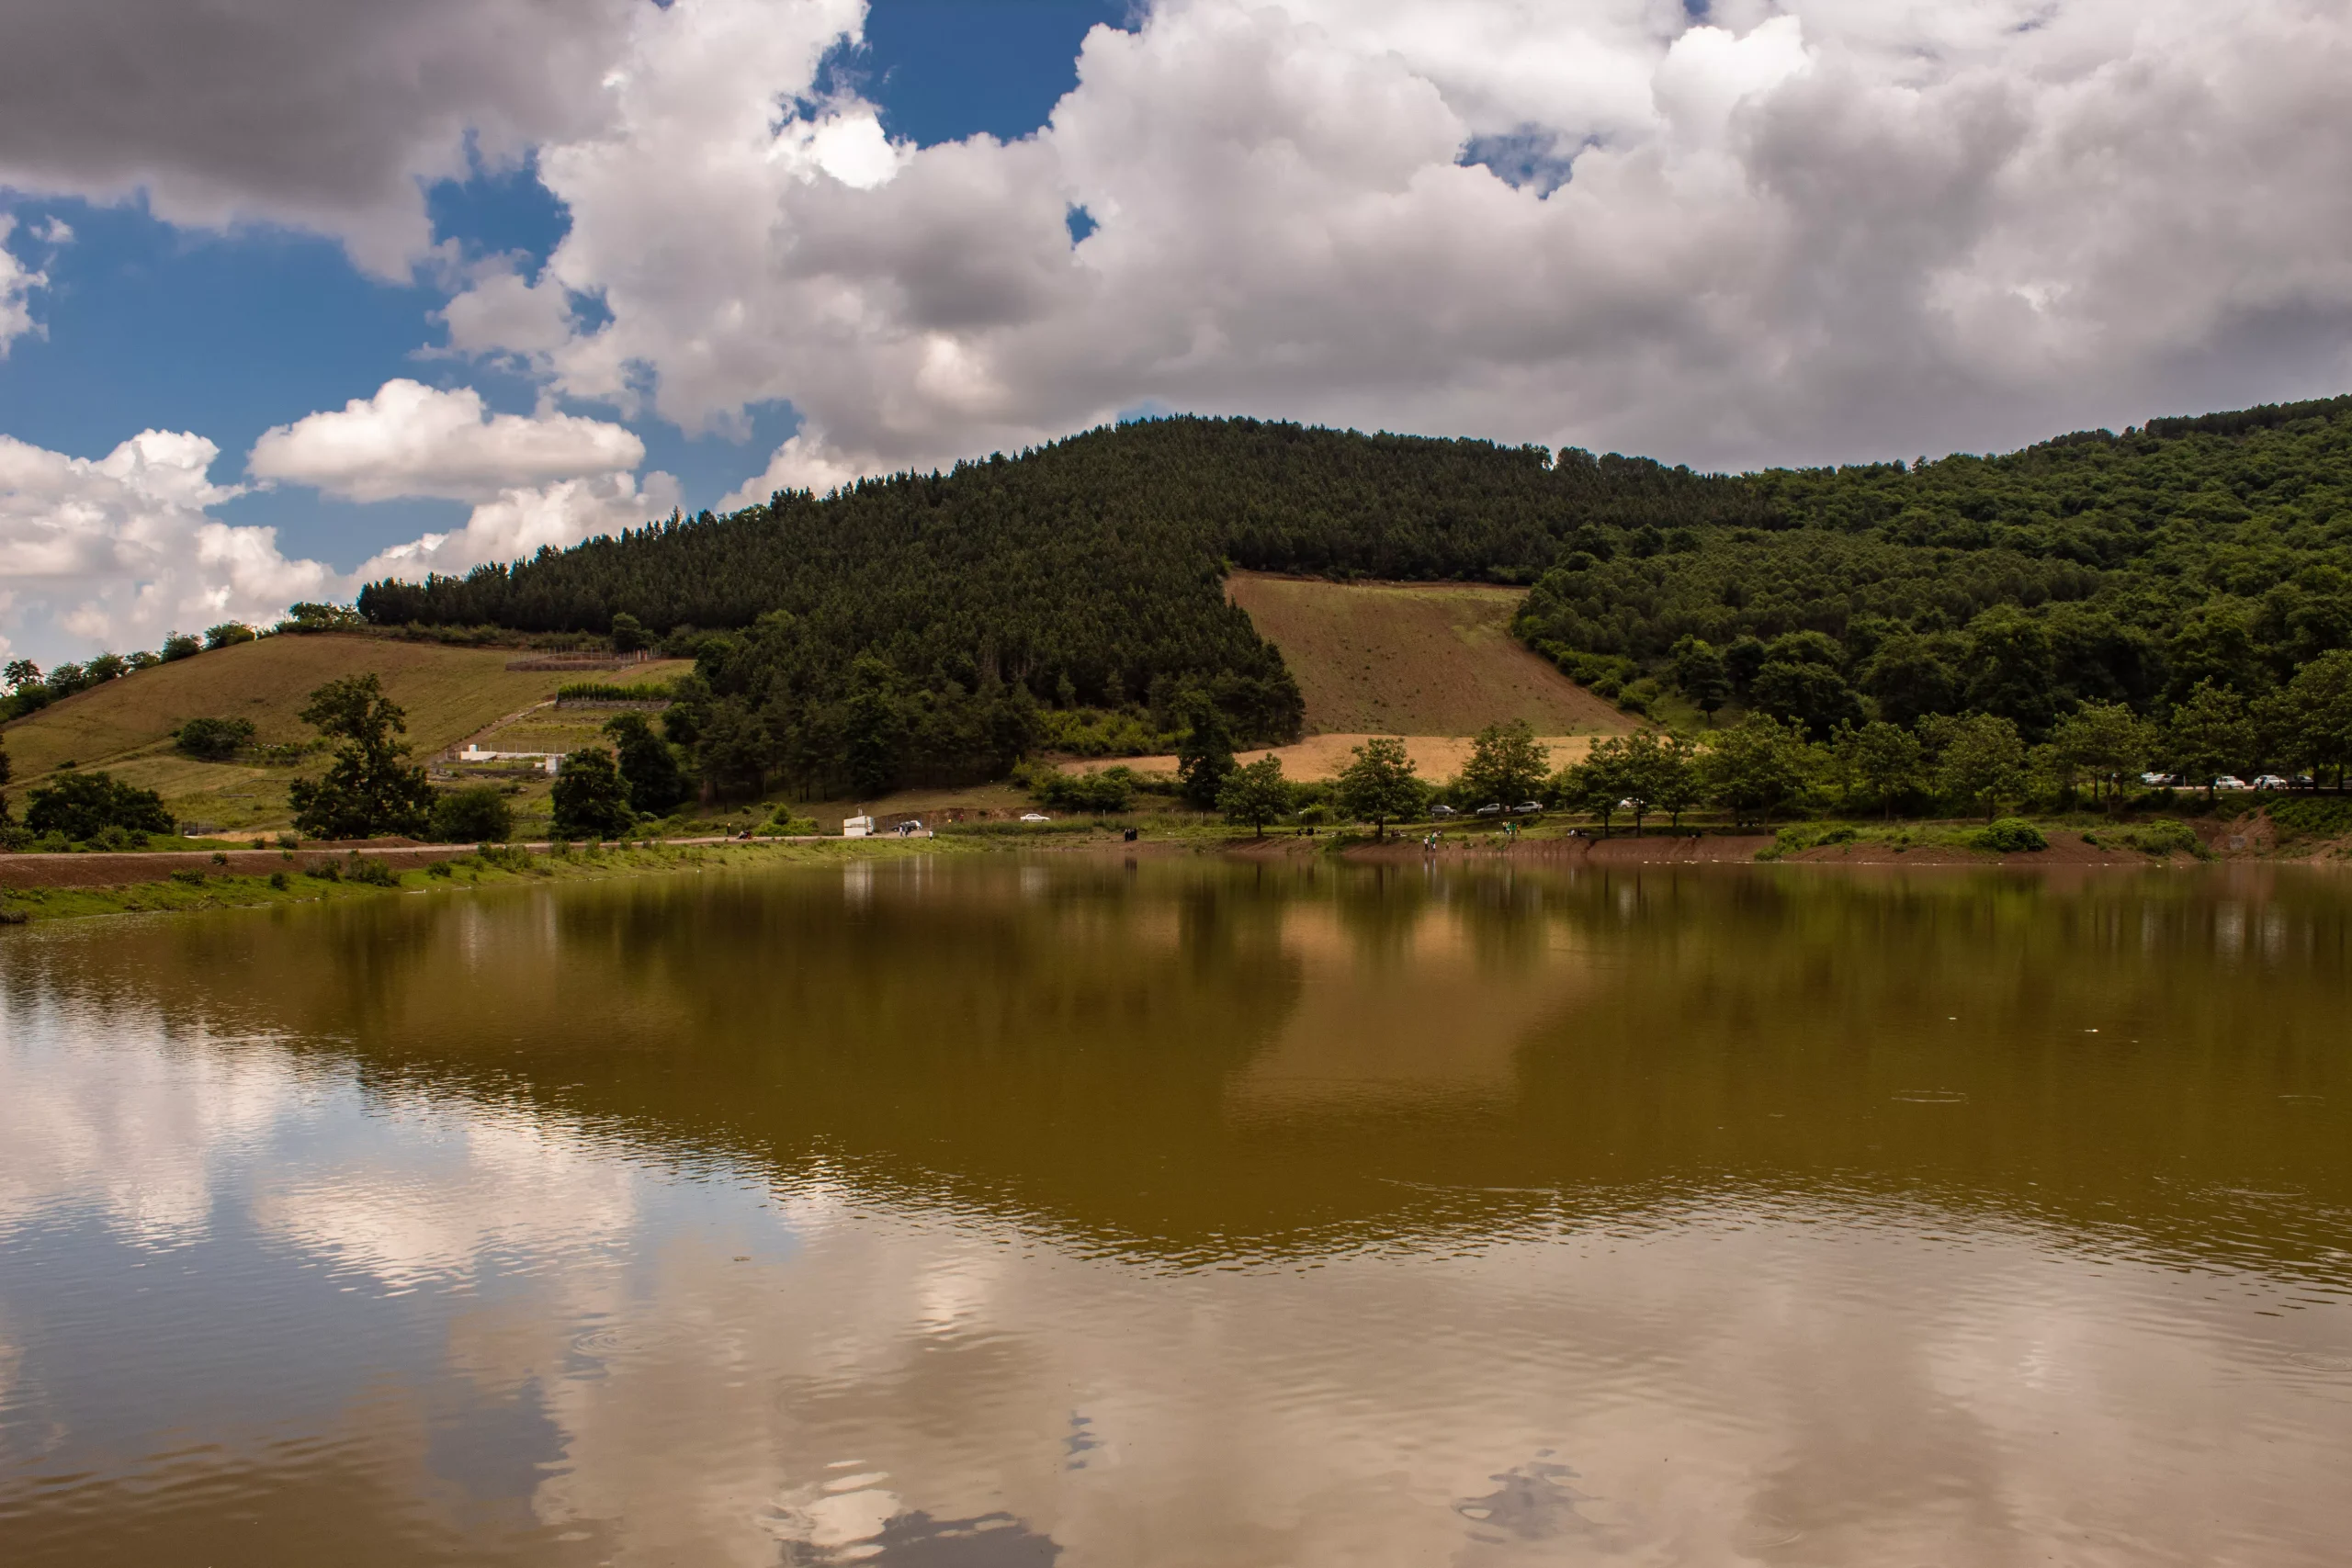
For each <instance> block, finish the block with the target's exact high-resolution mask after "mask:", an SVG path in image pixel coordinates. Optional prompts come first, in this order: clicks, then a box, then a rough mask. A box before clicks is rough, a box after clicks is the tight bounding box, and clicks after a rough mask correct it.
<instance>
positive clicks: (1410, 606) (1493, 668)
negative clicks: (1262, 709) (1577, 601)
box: [1226, 571, 1634, 736]
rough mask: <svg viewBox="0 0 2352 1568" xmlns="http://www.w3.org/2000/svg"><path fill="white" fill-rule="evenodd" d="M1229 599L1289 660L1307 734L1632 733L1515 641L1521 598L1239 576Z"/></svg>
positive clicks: (1455, 589) (1424, 586) (1425, 586)
mask: <svg viewBox="0 0 2352 1568" xmlns="http://www.w3.org/2000/svg"><path fill="white" fill-rule="evenodd" d="M1226 591H1227V593H1228V594H1230V595H1231V597H1232V599H1233V602H1234V603H1235V604H1238V605H1240V606H1241V607H1242V608H1243V609H1244V610H1247V611H1248V612H1250V619H1251V620H1252V621H1254V622H1256V623H1257V626H1258V630H1259V631H1260V632H1261V633H1262V634H1263V635H1264V636H1265V637H1269V638H1270V639H1272V642H1273V643H1274V645H1275V646H1276V647H1278V648H1280V649H1282V650H1283V659H1284V660H1287V661H1288V662H1289V664H1290V668H1291V672H1292V673H1293V674H1295V676H1297V678H1298V686H1299V691H1300V693H1301V694H1303V695H1304V696H1305V697H1306V729H1307V732H1308V733H1309V734H1310V735H1314V734H1349V735H1357V736H1361V735H1364V734H1378V735H1415V736H1422V735H1426V736H1446V735H1456V736H1458V735H1474V734H1476V732H1477V731H1478V730H1480V729H1482V728H1485V727H1486V726H1487V725H1489V724H1496V723H1502V722H1508V721H1509V720H1511V719H1515V718H1523V719H1525V720H1527V722H1528V723H1529V724H1531V725H1532V726H1533V727H1534V728H1535V731H1536V733H1537V734H1539V735H1557V736H1566V735H1592V734H1604V735H1616V734H1623V732H1625V731H1627V730H1629V729H1631V728H1634V724H1633V721H1632V720H1631V719H1630V718H1628V717H1627V716H1625V715H1624V714H1623V713H1620V712H1619V711H1618V710H1617V709H1616V708H1614V707H1612V706H1611V705H1609V704H1608V703H1606V702H1603V701H1602V700H1601V699H1600V698H1599V697H1596V696H1594V695H1593V694H1591V693H1589V692H1588V691H1586V690H1585V689H1584V688H1583V687H1581V686H1579V685H1577V683H1576V682H1573V681H1571V680H1569V679H1568V678H1567V677H1566V676H1565V675H1563V674H1561V673H1560V672H1559V671H1557V670H1555V669H1554V668H1553V667H1552V666H1551V665H1550V664H1549V663H1547V662H1546V661H1545V660H1542V659H1540V658H1538V657H1537V656H1536V655H1534V654H1532V653H1530V652H1529V651H1528V650H1527V649H1525V648H1523V647H1521V645H1520V644H1519V642H1518V641H1517V639H1515V638H1514V637H1512V636H1511V635H1510V619H1511V615H1513V613H1514V612H1516V611H1517V610H1518V608H1519V602H1520V600H1521V598H1522V597H1524V596H1525V593H1526V591H1525V590H1524V589H1519V588H1487V587H1483V586H1479V585H1477V584H1473V583H1458V582H1405V583H1394V582H1378V583H1353V582H1326V581H1321V580H1319V579H1309V578H1293V577H1271V576H1266V575H1263V574H1261V573H1257V572H1244V571H1237V572H1235V573H1233V574H1232V576H1231V577H1229V578H1228V579H1227V582H1226Z"/></svg>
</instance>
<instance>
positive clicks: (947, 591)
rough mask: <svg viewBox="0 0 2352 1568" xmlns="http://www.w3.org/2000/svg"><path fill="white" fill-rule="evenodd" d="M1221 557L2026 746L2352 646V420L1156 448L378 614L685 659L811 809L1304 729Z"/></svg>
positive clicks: (577, 551)
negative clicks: (2116, 429) (1450, 588)
mask: <svg viewBox="0 0 2352 1568" xmlns="http://www.w3.org/2000/svg"><path fill="white" fill-rule="evenodd" d="M1228 563H1229V564H1233V565H1239V566H1245V567H1250V568H1256V569H1260V570H1272V571H1288V572H1300V573H1309V574H1319V575H1324V576H1329V577H1339V578H1346V577H1353V576H1366V577H1380V578H1391V579H1415V578H1422V579H1427V578H1466V579H1483V580H1488V581H1521V582H1524V581H1535V582H1536V586H1535V588H1534V590H1533V592H1532V593H1531V594H1530V596H1529V599H1528V603H1527V604H1526V606H1525V608H1524V610H1523V611H1522V614H1521V618H1520V622H1519V626H1518V629H1519V630H1520V632H1521V635H1522V636H1523V637H1525V638H1526V639H1527V640H1528V641H1529V642H1530V643H1531V644H1532V645H1533V646H1535V647H1537V648H1539V649H1543V650H1544V651H1545V652H1547V653H1549V654H1550V655H1552V656H1553V657H1554V658H1555V659H1556V660H1559V661H1560V663H1561V664H1562V666H1563V667H1564V668H1566V669H1568V670H1569V671H1570V672H1571V673H1573V674H1576V675H1577V676H1578V677H1579V678H1580V679H1585V680H1588V681H1592V682H1597V683H1598V684H1599V685H1600V689H1601V690H1602V691H1603V693H1604V694H1610V695H1619V694H1623V700H1625V701H1626V702H1627V704H1628V705H1634V706H1642V705H1646V703H1649V702H1654V701H1656V700H1657V699H1659V698H1663V697H1666V696H1668V695H1669V694H1672V693H1674V692H1675V690H1676V689H1677V688H1678V687H1679V688H1681V689H1682V691H1681V694H1682V695H1684V696H1688V697H1690V698H1691V700H1692V701H1693V702H1694V703H1700V704H1702V705H1703V704H1704V703H1706V702H1708V701H1716V702H1720V701H1721V700H1722V699H1723V697H1724V696H1726V695H1727V696H1728V697H1729V698H1730V699H1731V700H1732V701H1733V702H1734V703H1736V704H1738V705H1746V706H1749V707H1753V708H1758V709H1761V710H1763V711H1765V712H1769V713H1772V714H1775V715H1777V716H1783V717H1788V718H1792V719H1795V720H1797V721H1799V722H1801V723H1803V724H1804V725H1805V726H1806V727H1807V728H1810V729H1812V730H1814V731H1815V733H1816V734H1826V732H1827V731H1828V730H1829V729H1830V728H1834V726H1835V725H1836V724H1837V723H1838V722H1839V721H1841V720H1854V721H1860V719H1863V718H1866V717H1869V716H1873V715H1875V716H1883V717H1886V718H1890V719H1893V720H1894V721H1895V722H1897V723H1905V724H1907V723H1910V722H1913V721H1916V720H1917V718H1919V717H1921V716H1926V715H1930V714H1938V713H1951V712H1963V711H1970V710H1977V711H1984V712H1988V713H1994V714H1997V715H2001V716H2006V717H2008V718H2010V719H2013V720H2014V721H2015V722H2016V723H2017V724H2018V727H2019V728H2021V729H2023V730H2024V731H2025V732H2026V733H2027V735H2028V737H2029V739H2032V738H2038V737H2039V735H2040V734H2041V733H2042V732H2044V731H2045V730H2046V729H2047V728H2048V727H2049V726H2050V725H2051V724H2052V722H2053V721H2054V720H2055V718H2056V717H2057V716H2060V715H2063V714H2064V713H2066V712H2068V711H2070V710H2071V709H2073V708H2074V707H2075V706H2077V705H2080V704H2082V703H2085V702H2092V701H2099V700H2106V701H2111V702H2117V703H2121V704H2125V705H2129V706H2130V707H2131V708H2132V709H2134V710H2135V711H2137V712H2139V713H2141V714H2143V715H2147V716H2162V715H2163V714H2164V713H2165V711H2167V710H2168V709H2169V707H2170V706H2171V705H2175V704H2177V703H2179V702H2181V701H2183V700H2185V699H2186V698H2187V697H2188V694H2190V693H2192V692H2193V691H2195V690H2196V689H2197V688H2198V687H2199V685H2200V683H2201V684H2206V685H2210V686H2211V687H2213V688H2214V689H2216V690H2217V691H2221V692H2224V693H2232V694H2237V695H2238V696H2240V697H2243V698H2245V699H2248V700H2251V699H2254V698H2256V697H2259V696H2260V695H2261V694H2263V693H2265V692H2267V691H2268V690H2270V689H2272V688H2274V687H2277V686H2279V685H2281V684H2282V683H2283V682H2287V681H2288V680H2289V679H2290V677H2291V676H2292V674H2293V673H2294V671H2296V670H2297V669H2298V668H2300V667H2301V666H2302V665H2303V664H2305V663H2307V662H2308V661H2310V660H2312V658H2314V657H2315V656H2316V655H2318V654H2319V653H2322V652H2324V651H2327V650H2331V649H2343V648H2346V647H2352V398H2342V399H2335V400H2328V401H2324V402H2311V403H2298V404H2288V405H2281V406H2270V407H2265V408H2260V409H2253V410H2246V411H2243V412H2235V413H2222V414H2211V415H2205V416H2201V417H2198V418H2184V419H2165V420H2154V421H2151V422H2150V423H2148V424H2147V425H2146V426H2144V427H2141V428H2136V429H2131V430H2127V431H2125V432H2124V433H2123V434H2120V435H2117V434H2111V433H2109V432H2106V431H2093V432H2087V433H2082V434H2074V435H2067V436H2062V437H2060V438H2058V439H2056V440H2052V441H2048V442H2044V443H2042V444H2041V445H2039V446H2030V447H2028V448H2026V449H2024V450H2022V451H2018V452H2014V453H2010V454H2007V455H2006V456H1997V457H1967V456H1963V457H1948V458H1945V459H1943V460H1941V461H1939V462H1933V463H1927V462H1922V463H1920V464H1917V465H1916V466H1913V465H1905V464H1903V463H1889V464H1884V465H1876V466H1862V467H1851V468H1822V469H1802V470H1791V469H1775V470H1768V471H1765V472H1762V473H1757V474H1748V475H1740V476H1717V475H1701V474H1693V473H1691V472H1690V471H1689V470H1687V469H1681V468H1665V467H1662V466H1660V465H1658V464H1656V463H1653V462H1649V461H1647V460H1645V459H1640V458H1627V457H1613V456H1612V457H1599V458H1596V457H1592V456H1590V455H1589V454H1587V453H1584V452H1580V451H1573V450H1572V451H1567V452H1563V453H1561V454H1560V455H1559V456H1558V457H1557V458H1556V459H1555V458H1553V457H1551V455H1549V454H1547V453H1546V452H1544V450H1543V449H1542V448H1540V447H1507V446H1496V445H1494V444H1491V443H1487V442H1481V441H1442V440H1430V439H1423V438H1419V437H1409V436H1393V435H1363V434H1356V433H1352V432H1339V431H1329V430H1317V429H1306V428H1303V427H1300V426H1297V425H1292V424H1280V423H1261V422H1258V421H1253V420H1210V419H1195V418H1179V419H1167V420H1157V421H1149V422H1144V423H1133V424H1125V425H1119V426H1116V427H1106V428H1103V429H1098V430H1093V431H1089V432H1087V433H1085V434H1080V435H1077V436H1073V437H1071V438H1069V440H1066V441H1061V442H1057V443H1055V444H1053V445H1052V446H1046V447H1043V448H1040V449H1038V450H1035V451H1031V452H1025V453H1023V454H1021V455H1020V456H1018V457H1010V458H1008V457H992V458H989V459H986V460H982V461H977V462H969V463H963V464H959V465H957V466H956V468H955V469H954V470H953V471H951V472H947V473H934V474H902V475H899V476H895V477H893V478H889V479H874V480H866V481H862V482H860V483H858V484H856V485H854V486H851V487H849V488H847V489H845V490H842V491H838V492H835V493H833V494H831V495H826V496H821V497H820V496H814V495H810V494H808V493H805V492H784V493H780V494H778V495H777V496H776V497H775V499H774V500H773V502H771V503H770V504H768V505H765V506H755V507H752V508H749V509H746V510H744V511H742V512H739V513H734V514H732V515H730V516H726V517H712V516H711V515H709V514H708V513H705V514H704V515H703V516H701V517H699V518H696V519H694V520H691V521H684V520H679V519H673V520H672V521H671V522H669V523H666V524H661V525H652V526H649V527H647V528H644V529H639V530H635V531H632V532H630V533H628V534H625V535H622V536H617V537H613V538H605V539H596V540H591V541H589V542H588V543H586V544H582V545H580V546H578V547H574V548H572V549H570V550H566V551H562V552H560V553H559V552H554V551H542V552H541V553H540V555H539V556H537V558H534V559H531V560H528V561H524V562H518V563H516V564H515V565H513V566H511V567H506V566H497V567H485V568H482V569H481V570H477V571H474V572H473V573H471V574H469V576H467V577H465V578H464V579H462V580H458V579H447V578H436V579H435V580H433V581H430V582H428V583H425V584H423V585H413V584H403V583H397V582H379V583H376V584H373V585H371V586H370V587H369V588H368V590H367V592H365V593H363V594H362V595H361V598H360V608H361V610H362V611H363V612H364V613H365V614H366V615H367V616H368V619H369V620H371V621H374V622H376V623H378V624H381V625H400V624H406V623H424V624H426V625H437V626H470V625H482V624H489V625H496V626H508V627H516V628H522V629H528V630H550V631H551V630H573V631H591V632H601V631H605V630H606V629H608V628H609V627H611V626H612V625H613V624H614V618H615V617H616V615H623V614H627V615H629V616H632V617H634V618H635V619H636V620H637V621H639V622H642V623H644V624H645V625H646V626H649V627H650V628H651V629H652V630H653V631H654V632H655V633H657V634H664V635H668V636H670V637H672V638H673V646H683V645H685V644H691V645H693V647H694V648H695V649H696V650H697V651H698V652H699V656H700V661H701V664H702V667H703V669H704V671H705V673H706V678H707V681H708V682H709V684H710V687H711V690H712V692H713V694H714V696H715V699H716V700H717V701H718V709H717V710H714V711H717V712H718V722H719V723H720V724H721V726H722V729H725V727H727V726H729V725H731V726H733V727H734V728H733V729H731V730H726V732H727V733H729V734H736V733H740V734H741V735H742V736H744V737H747V738H748V739H744V740H743V741H742V743H741V745H740V746H736V747H734V749H733V751H732V752H731V753H729V748H728V747H727V746H714V745H711V744H706V745H705V746H704V747H703V748H702V749H701V750H703V752H705V753H706V754H707V757H706V761H707V759H708V757H711V756H718V755H721V754H736V755H740V756H741V757H744V758H748V759H752V761H746V762H744V763H743V764H742V766H741V768H740V769H738V770H737V771H738V772H739V773H741V776H742V777H743V778H744V780H745V782H746V783H750V782H752V775H754V774H760V773H763V770H769V769H773V770H781V771H782V772H783V773H786V775H787V776H790V777H794V778H797V779H798V780H800V781H801V782H803V783H805V784H808V785H809V787H819V785H820V784H822V783H823V782H824V781H827V780H832V781H838V780H839V779H840V778H842V777H843V776H845V775H844V773H843V772H842V770H843V768H844V767H845V766H846V764H844V763H843V762H842V761H841V759H842V757H843V756H845V755H847V751H846V750H845V748H848V747H849V744H850V742H849V741H848V740H847V739H844V738H845V737H847V736H850V735H851V734H852V733H853V732H854V733H856V734H860V735H865V736H867V737H868V738H869V739H868V740H867V741H865V742H861V744H862V745H864V746H865V750H864V752H862V753H861V755H863V756H865V761H864V762H862V763H860V764H858V766H857V767H856V768H855V769H854V770H852V773H853V774H854V776H855V777H856V778H859V779H861V780H870V781H878V780H882V779H886V778H888V779H901V780H903V779H910V778H917V777H928V778H944V777H949V776H960V775H966V774H974V773H982V774H984V773H990V772H994V771H999V770H1001V768H1002V767H1004V766H1005V765H1007V763H1008V759H1009V757H1010V756H1011V755H1012V753H1013V752H1014V751H1015V750H1018V748H1019V747H1020V746H1021V745H1022V744H1023V740H1022V739H1021V738H1022V737H1023V736H1024V735H1031V734H1034V733H1035V722H1034V716H1029V717H1024V716H1023V715H1024V714H1026V713H1028V711H1029V710H1028V709H1026V708H1024V707H1023V705H1024V704H1028V705H1036V704H1043V705H1057V706H1063V707H1068V706H1073V705H1088V706H1107V707H1116V706H1119V705H1123V704H1131V703H1136V702H1143V701H1148V702H1149V703H1150V705H1151V706H1152V707H1153V709H1154V714H1155V717H1157V718H1158V719H1159V720H1160V721H1161V723H1162V724H1163V725H1164V724H1165V723H1166V722H1168V720H1169V719H1170V716H1171V714H1172V712H1173V708H1174V706H1175V705H1178V704H1179V703H1180V702H1181V700H1182V694H1183V693H1184V692H1186V691H1199V692H1202V693H1204V694H1207V695H1209V696H1210V697H1211V698H1212V699H1213V700H1214V701H1215V703H1216V705H1217V706H1218V707H1220V708H1222V709H1223V710H1224V712H1225V714H1226V716H1227V719H1228V721H1229V722H1230V724H1231V726H1232V728H1233V729H1234V730H1235V732H1236V735H1237V738H1238V739H1279V738H1282V737H1283V736H1286V735H1287V734H1288V733H1290V732H1291V731H1293V730H1295V728H1296V726H1297V723H1298V716H1299V705H1298V697H1297V690H1296V686H1295V682H1293V681H1292V680H1291V678H1290V676H1289V673H1288V671H1285V670H1284V669H1283V663H1282V659H1281V656H1280V654H1279V653H1277V652H1276V651H1275V650H1274V649H1272V647H1271V646H1269V645H1268V644H1266V643H1265V642H1264V641H1263V640H1262V639H1261V637H1259V636H1258V634H1257V632H1256V631H1255V630H1254V629H1253V628H1252V626H1250V622H1249V619H1248V617H1247V616H1246V615H1242V614H1241V613H1240V612H1239V611H1238V610H1236V609H1234V608H1233V607H1232V606H1231V605H1229V604H1227V601H1226V598H1225V595H1224V592H1223V591H1222V584H1221V581H1220V578H1221V574H1222V571H1223V570H1224V568H1225V566H1226V565H1227V564H1228ZM1539 579H1540V581H1539ZM682 628H702V629H703V631H704V632H705V633H707V632H708V631H710V630H711V629H713V628H723V629H726V630H728V631H729V633H730V634H731V635H729V636H727V637H720V638H718V639H716V640H713V639H711V638H709V637H699V638H697V637H691V636H686V635H684V633H683V632H682ZM1678 649H1679V652H1678ZM1718 686H1722V687H1724V688H1725V689H1724V691H1722V692H1715V691H1714V689H1715V688H1716V687H1718ZM1711 692H1713V693H1714V695H1713V697H1712V698H1711V697H1710V696H1709V693H1711ZM729 704H732V705H733V706H732V707H729V706H728V705H729ZM861 704H862V705H863V706H862V707H860V706H858V705H861ZM853 710H855V711H854V712H853ZM858 715H863V716H858ZM875 733H880V734H883V735H884V736H886V737H887V738H889V739H888V743H887V744H884V743H882V742H876V741H873V740H871V736H872V735H873V734H875ZM761 758H765V759H767V761H764V762H763V761H758V759H761ZM718 771H721V772H724V771H725V770H724V769H720V770H718Z"/></svg>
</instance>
